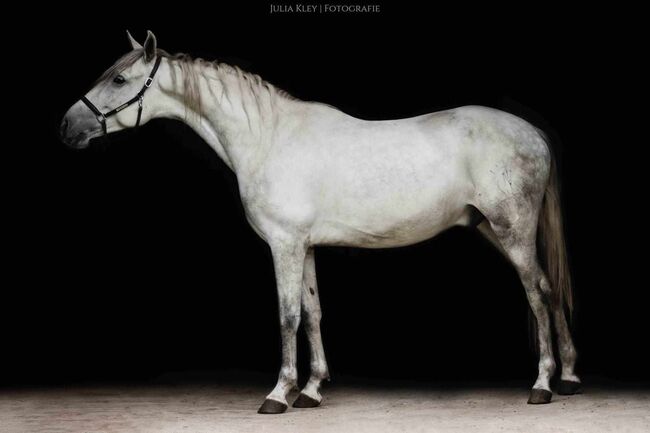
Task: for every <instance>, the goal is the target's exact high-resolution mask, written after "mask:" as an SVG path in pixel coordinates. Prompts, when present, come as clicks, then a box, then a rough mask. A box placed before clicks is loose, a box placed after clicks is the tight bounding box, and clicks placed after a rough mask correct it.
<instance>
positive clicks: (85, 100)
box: [81, 56, 162, 135]
mask: <svg viewBox="0 0 650 433" xmlns="http://www.w3.org/2000/svg"><path fill="white" fill-rule="evenodd" d="M161 60H162V57H160V56H158V57H156V62H155V63H154V65H153V69H151V72H150V73H149V76H148V77H147V79H146V80H145V82H144V86H142V89H140V91H139V92H138V94H137V95H135V96H134V97H133V98H131V99H129V100H128V101H126V102H125V103H124V104H122V105H120V106H119V107H117V108H113V109H112V110H111V111H109V112H107V113H102V112H101V111H99V109H98V108H97V107H95V105H94V104H93V103H92V102H90V100H89V99H88V98H86V97H85V96H82V97H81V102H83V103H84V104H86V106H88V108H90V111H92V112H93V113H94V114H95V116H97V121H98V122H99V123H100V124H101V125H102V131H104V135H106V134H107V130H106V119H108V118H109V117H111V116H114V115H115V114H117V113H119V112H120V111H122V110H124V109H125V108H126V107H128V106H130V105H132V104H134V103H135V102H137V103H138V117H137V119H136V121H135V126H136V127H138V126H140V119H141V118H142V102H143V100H144V93H145V92H146V91H147V89H148V88H149V87H151V83H153V77H154V76H155V75H156V72H157V71H158V66H160V61H161Z"/></svg>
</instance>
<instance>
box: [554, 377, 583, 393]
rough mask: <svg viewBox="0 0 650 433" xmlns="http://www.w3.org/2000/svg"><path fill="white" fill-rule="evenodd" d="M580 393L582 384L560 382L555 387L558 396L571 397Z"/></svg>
mask: <svg viewBox="0 0 650 433" xmlns="http://www.w3.org/2000/svg"><path fill="white" fill-rule="evenodd" d="M581 392H582V384H581V383H580V382H574V381H572V380H560V382H559V383H558V385H557V393H558V394H560V395H573V394H580V393H581Z"/></svg>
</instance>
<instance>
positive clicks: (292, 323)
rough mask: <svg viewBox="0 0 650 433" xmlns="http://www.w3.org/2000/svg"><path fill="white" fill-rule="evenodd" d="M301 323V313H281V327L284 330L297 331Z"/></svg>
mask: <svg viewBox="0 0 650 433" xmlns="http://www.w3.org/2000/svg"><path fill="white" fill-rule="evenodd" d="M299 325H300V314H282V315H280V327H281V328H282V330H283V331H293V332H295V331H297V330H298V326H299Z"/></svg>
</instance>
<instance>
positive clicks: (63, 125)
mask: <svg viewBox="0 0 650 433" xmlns="http://www.w3.org/2000/svg"><path fill="white" fill-rule="evenodd" d="M67 131H68V119H66V118H64V119H63V122H61V128H60V129H59V136H60V137H61V138H65V136H66V132H67Z"/></svg>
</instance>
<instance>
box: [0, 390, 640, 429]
mask: <svg viewBox="0 0 650 433" xmlns="http://www.w3.org/2000/svg"><path fill="white" fill-rule="evenodd" d="M263 382H266V380H265V381H263ZM246 383H254V381H253V382H251V381H244V382H233V381H228V382H225V383H224V382H219V381H208V383H205V382H203V383H201V382H196V381H195V382H178V381H166V382H163V383H156V384H146V385H142V384H140V385H119V386H118V385H110V386H105V385H82V386H73V387H50V388H39V389H36V388H31V389H0V432H2V433H5V432H30V433H31V432H48V433H52V432H175V433H178V432H192V433H200V432H211V433H212V432H220V433H221V432H252V433H262V432H301V433H308V432H337V433H339V432H355V433H364V432H403V431H408V432H459V433H460V432H462V433H467V432H484V433H485V432H511V431H512V432H527V433H535V432H554V433H557V432H590V433H592V432H593V433H595V432H605V431H606V432H610V431H611V432H616V433H623V432H650V390H647V389H643V390H640V389H637V390H632V389H627V390H626V389H620V388H618V389H616V388H612V387H611V386H605V385H599V386H597V385H593V386H592V387H588V388H587V389H586V391H585V393H584V394H582V395H576V396H559V395H557V394H554V395H553V401H552V403H551V404H549V405H544V406H530V405H526V398H527V390H526V389H525V388H523V387H522V386H520V385H514V386H510V387H504V386H494V387H490V386H488V385H481V386H467V385H458V386H454V385H451V386H434V387H418V386H414V385H413V384H411V385H409V384H403V383H388V384H387V383H380V384H378V383H373V382H370V383H359V382H357V383H355V382H354V381H351V382H350V381H347V382H346V383H344V384H332V385H329V386H328V387H327V388H326V389H325V390H324V394H325V402H324V404H323V406H321V407H319V408H316V409H293V408H289V410H288V411H287V412H286V413H285V414H282V415H258V414H257V413H256V410H257V408H258V406H259V404H260V403H261V402H262V401H263V398H264V395H265V393H266V392H268V389H267V388H266V387H267V386H268V384H267V383H261V384H260V383H255V384H254V385H250V384H246ZM432 388H434V389H432ZM269 389H270V387H269ZM290 401H292V400H290Z"/></svg>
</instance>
